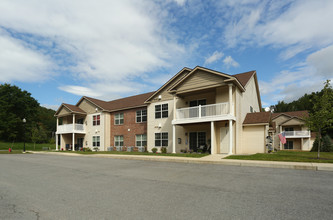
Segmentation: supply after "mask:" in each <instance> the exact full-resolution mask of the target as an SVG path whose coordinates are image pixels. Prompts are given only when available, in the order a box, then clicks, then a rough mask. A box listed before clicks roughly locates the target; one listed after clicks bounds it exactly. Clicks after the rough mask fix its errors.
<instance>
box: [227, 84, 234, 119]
mask: <svg viewBox="0 0 333 220" xmlns="http://www.w3.org/2000/svg"><path fill="white" fill-rule="evenodd" d="M228 86H229V114H231V115H233V114H234V113H233V111H232V110H233V109H232V106H233V103H232V84H228Z"/></svg>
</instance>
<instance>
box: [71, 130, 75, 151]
mask: <svg viewBox="0 0 333 220" xmlns="http://www.w3.org/2000/svg"><path fill="white" fill-rule="evenodd" d="M72 151H75V133H74V132H73V135H72Z"/></svg>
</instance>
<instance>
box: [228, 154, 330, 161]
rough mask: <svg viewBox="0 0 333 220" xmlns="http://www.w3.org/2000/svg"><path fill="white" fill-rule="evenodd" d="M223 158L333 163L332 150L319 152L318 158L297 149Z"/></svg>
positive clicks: (315, 155)
mask: <svg viewBox="0 0 333 220" xmlns="http://www.w3.org/2000/svg"><path fill="white" fill-rule="evenodd" d="M225 159H238V160H267V161H288V162H312V163H333V152H320V159H319V160H318V159H317V152H299V151H278V152H274V153H270V154H253V155H231V156H228V157H226V158H225Z"/></svg>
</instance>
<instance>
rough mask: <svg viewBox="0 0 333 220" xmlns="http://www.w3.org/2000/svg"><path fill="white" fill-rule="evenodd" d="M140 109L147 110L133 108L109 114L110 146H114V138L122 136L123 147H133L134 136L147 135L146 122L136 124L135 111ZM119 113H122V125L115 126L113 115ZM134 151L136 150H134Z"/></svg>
mask: <svg viewBox="0 0 333 220" xmlns="http://www.w3.org/2000/svg"><path fill="white" fill-rule="evenodd" d="M141 109H147V108H135V109H130V110H124V111H118V112H112V113H111V146H115V145H114V136H118V135H123V136H124V147H125V146H126V147H127V146H133V147H135V145H136V144H135V135H137V134H147V122H143V123H136V111H137V110H141ZM119 113H124V124H122V125H115V115H116V114H119ZM124 150H126V149H124ZM135 150H137V149H136V148H135Z"/></svg>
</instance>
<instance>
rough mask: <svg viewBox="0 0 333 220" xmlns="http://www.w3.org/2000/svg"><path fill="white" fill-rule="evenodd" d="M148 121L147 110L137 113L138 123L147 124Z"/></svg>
mask: <svg viewBox="0 0 333 220" xmlns="http://www.w3.org/2000/svg"><path fill="white" fill-rule="evenodd" d="M146 121H147V109H142V110H138V111H136V122H137V123H140V122H146Z"/></svg>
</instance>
